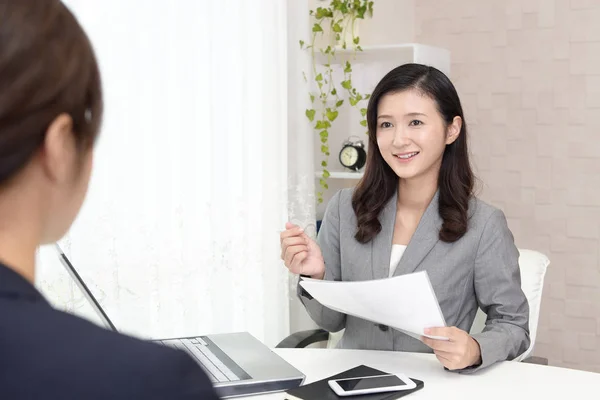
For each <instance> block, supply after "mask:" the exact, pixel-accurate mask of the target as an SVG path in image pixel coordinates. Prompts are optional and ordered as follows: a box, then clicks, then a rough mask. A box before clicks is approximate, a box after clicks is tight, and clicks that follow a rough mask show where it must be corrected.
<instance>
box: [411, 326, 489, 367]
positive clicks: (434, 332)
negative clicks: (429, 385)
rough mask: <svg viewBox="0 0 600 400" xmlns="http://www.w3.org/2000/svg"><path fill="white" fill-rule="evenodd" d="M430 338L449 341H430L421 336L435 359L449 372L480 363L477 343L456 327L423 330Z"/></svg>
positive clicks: (479, 351)
mask: <svg viewBox="0 0 600 400" xmlns="http://www.w3.org/2000/svg"><path fill="white" fill-rule="evenodd" d="M425 334H426V335H430V336H441V337H447V338H448V339H449V340H439V339H431V338H428V337H425V336H423V337H422V338H421V340H422V341H423V343H425V344H426V345H427V346H429V347H431V348H432V349H433V352H434V353H435V355H436V357H437V359H438V360H439V361H440V362H441V363H442V364H443V365H444V367H446V368H448V369H449V370H456V369H463V368H467V367H470V366H472V365H477V364H480V363H481V349H480V348H479V343H477V341H476V340H475V339H473V337H471V335H469V334H468V333H467V332H465V331H463V330H462V329H458V328H456V327H440V328H428V329H425Z"/></svg>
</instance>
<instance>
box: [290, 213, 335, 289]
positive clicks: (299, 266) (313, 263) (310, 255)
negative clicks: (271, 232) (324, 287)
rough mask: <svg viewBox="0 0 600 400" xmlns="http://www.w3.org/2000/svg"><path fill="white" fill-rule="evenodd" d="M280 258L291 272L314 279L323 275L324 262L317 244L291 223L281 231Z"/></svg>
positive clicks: (321, 277)
mask: <svg viewBox="0 0 600 400" xmlns="http://www.w3.org/2000/svg"><path fill="white" fill-rule="evenodd" d="M280 239H281V259H282V260H283V261H284V264H285V266H286V267H287V268H288V269H289V270H290V272H291V273H293V274H299V275H309V276H310V277H312V278H315V279H323V277H324V276H325V262H324V261H323V255H322V254H321V249H320V248H319V245H318V244H317V243H316V242H315V241H314V240H312V239H311V238H310V237H308V235H307V234H306V233H304V231H303V230H302V229H301V228H300V227H298V226H297V225H294V224H292V223H289V222H288V223H286V224H285V231H283V232H281V235H280Z"/></svg>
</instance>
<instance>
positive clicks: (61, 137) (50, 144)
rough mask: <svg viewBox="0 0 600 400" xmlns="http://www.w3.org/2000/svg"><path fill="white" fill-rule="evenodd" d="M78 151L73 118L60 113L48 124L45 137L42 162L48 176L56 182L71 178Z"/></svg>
mask: <svg viewBox="0 0 600 400" xmlns="http://www.w3.org/2000/svg"><path fill="white" fill-rule="evenodd" d="M76 152H77V148H76V145H75V135H74V133H73V119H72V118H71V116H70V115H68V114H64V113H63V114H60V115H59V116H58V117H56V118H55V119H54V120H53V121H52V122H51V123H50V125H49V126H48V129H47V131H46V136H45V138H44V144H43V153H42V156H43V158H42V163H43V167H44V172H45V173H46V176H47V177H48V178H49V179H50V180H52V181H54V182H62V181H65V180H68V179H71V175H72V171H71V170H72V168H73V165H74V164H73V163H74V160H75V157H76Z"/></svg>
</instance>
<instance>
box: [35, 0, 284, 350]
mask: <svg viewBox="0 0 600 400" xmlns="http://www.w3.org/2000/svg"><path fill="white" fill-rule="evenodd" d="M66 4H67V5H68V6H69V7H70V8H71V9H72V10H73V11H74V13H75V14H76V15H77V16H78V18H80V21H81V22H82V24H83V26H84V28H85V29H86V30H87V32H88V34H89V35H90V38H91V41H92V43H93V45H94V46H95V49H96V52H97V55H98V58H99V62H100V65H101V70H102V74H103V79H104V89H105V99H106V114H105V123H104V126H103V129H102V134H101V138H100V141H99V143H98V146H97V148H96V158H95V170H94V174H93V177H92V182H91V186H90V191H89V195H88V198H87V201H86V203H85V205H84V208H83V210H82V213H81V214H80V216H79V218H78V219H77V221H76V222H75V224H74V226H73V227H72V229H71V231H70V232H69V234H68V236H67V237H66V238H65V239H64V240H63V241H62V242H61V244H62V246H63V248H64V250H65V253H66V254H67V255H68V256H69V257H70V258H71V260H72V262H73V264H74V265H75V267H76V268H77V269H78V271H79V273H80V274H81V275H82V276H83V278H84V279H85V280H86V282H87V283H88V285H89V286H90V288H91V290H92V291H93V292H94V294H95V295H96V296H97V297H98V299H99V301H100V303H101V304H102V306H103V307H104V308H105V310H106V311H107V313H108V314H109V316H110V317H111V318H112V320H113V322H114V323H115V325H116V326H117V328H118V329H120V330H122V331H124V332H126V333H131V334H134V335H138V336H142V337H147V338H152V337H172V336H183V335H199V334H205V333H216V332H232V331H249V332H251V333H252V334H254V335H255V336H256V337H257V338H258V339H260V340H263V341H265V342H266V343H267V344H269V345H274V344H275V343H277V342H278V341H279V340H281V339H282V338H283V337H285V336H286V335H287V334H288V333H289V295H288V290H289V285H288V275H287V273H286V270H285V269H284V267H283V266H282V263H281V261H280V259H279V253H280V251H279V232H280V231H281V229H282V228H283V226H284V223H285V221H286V220H287V219H288V209H287V135H286V132H287V111H288V109H287V58H286V57H287V32H286V2H285V1H281V0H254V1H247V0H219V1H208V0H206V1H205V0H179V1H173V2H164V1H154V0H128V1H122V0H104V1H88V0H70V1H66ZM38 266H39V267H38V270H39V275H38V286H39V287H40V289H41V290H42V291H43V292H44V293H45V294H46V295H47V296H48V297H49V298H50V300H51V302H53V303H54V304H55V305H56V306H57V307H58V308H61V309H66V310H69V311H73V312H75V313H79V314H80V315H83V316H85V317H88V318H90V319H92V320H95V321H97V318H96V316H95V315H94V314H93V313H92V311H91V309H90V308H89V306H88V305H87V304H86V302H85V300H84V298H83V296H82V294H81V293H80V292H79V291H78V290H77V288H76V286H75V285H74V284H73V282H72V281H71V280H70V278H69V277H68V275H67V274H66V273H65V270H64V268H63V267H62V266H61V265H60V263H59V262H58V258H57V256H56V253H55V251H54V249H53V248H51V247H43V248H41V249H40V251H39V255H38Z"/></svg>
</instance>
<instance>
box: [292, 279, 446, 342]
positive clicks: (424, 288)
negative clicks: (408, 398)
mask: <svg viewBox="0 0 600 400" xmlns="http://www.w3.org/2000/svg"><path fill="white" fill-rule="evenodd" d="M300 285H301V286H302V287H303V288H304V289H305V290H306V291H307V292H308V293H310V295H311V296H312V297H314V298H315V299H316V300H317V301H318V302H319V303H321V304H322V305H324V306H326V307H328V308H331V309H332V310H335V311H339V312H341V313H344V314H348V315H352V316H355V317H358V318H362V319H365V320H368V321H373V322H375V323H378V324H383V325H387V326H389V327H392V328H394V329H397V330H399V331H402V332H404V333H406V334H407V335H410V336H412V337H414V338H416V339H420V338H421V336H427V337H430V338H434V339H442V340H447V338H444V337H439V336H431V335H425V334H424V329H425V328H433V327H444V326H446V321H445V320H444V316H443V314H442V310H441V309H440V305H439V303H438V301H437V298H436V296H435V292H434V291H433V288H432V286H431V282H430V281H429V276H428V275H427V272H426V271H420V272H415V273H412V274H406V275H400V276H395V277H393V278H388V279H376V280H371V281H358V282H340V281H323V280H316V279H307V278H303V279H302V280H301V281H300Z"/></svg>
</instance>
